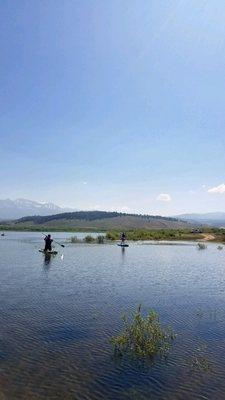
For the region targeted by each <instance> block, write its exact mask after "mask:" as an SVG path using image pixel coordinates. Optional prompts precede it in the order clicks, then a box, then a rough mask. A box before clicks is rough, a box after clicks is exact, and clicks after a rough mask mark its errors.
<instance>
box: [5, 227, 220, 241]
mask: <svg viewBox="0 0 225 400" xmlns="http://www.w3.org/2000/svg"><path fill="white" fill-rule="evenodd" d="M7 231H8V232H13V231H14V232H46V231H48V232H53V233H54V232H68V233H76V232H78V233H79V232H81V233H100V232H102V233H104V235H105V237H106V239H107V241H112V242H113V241H116V240H119V239H120V235H121V230H119V229H115V230H105V229H101V228H98V229H97V228H72V229H71V228H67V229H66V228H65V227H62V226H61V227H55V228H54V229H53V228H50V227H44V226H40V227H34V226H26V227H16V226H15V225H14V226H12V225H7V224H1V225H0V232H7ZM125 233H126V238H127V240H129V241H144V240H148V241H149V240H157V241H160V240H169V241H179V240H181V241H182V240H183V241H184V240H185V241H199V240H205V241H211V242H218V243H224V242H225V229H219V228H209V227H203V228H201V232H193V230H191V229H151V230H150V229H129V230H125Z"/></svg>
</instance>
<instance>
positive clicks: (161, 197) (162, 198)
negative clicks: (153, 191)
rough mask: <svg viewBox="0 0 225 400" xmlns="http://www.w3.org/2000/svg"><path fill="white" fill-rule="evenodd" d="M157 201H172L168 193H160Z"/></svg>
mask: <svg viewBox="0 0 225 400" xmlns="http://www.w3.org/2000/svg"><path fill="white" fill-rule="evenodd" d="M157 200H159V201H164V202H165V203H169V202H170V201H171V200H172V199H171V196H170V195H169V194H168V193H160V194H159V195H158V196H157Z"/></svg>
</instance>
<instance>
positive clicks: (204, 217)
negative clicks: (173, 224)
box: [175, 212, 225, 227]
mask: <svg viewBox="0 0 225 400" xmlns="http://www.w3.org/2000/svg"><path fill="white" fill-rule="evenodd" d="M175 218H178V219H182V220H184V221H187V222H191V223H200V224H207V225H211V226H216V227H225V212H211V213H204V214H181V215H177V216H175Z"/></svg>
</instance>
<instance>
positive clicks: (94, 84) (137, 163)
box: [0, 0, 225, 216]
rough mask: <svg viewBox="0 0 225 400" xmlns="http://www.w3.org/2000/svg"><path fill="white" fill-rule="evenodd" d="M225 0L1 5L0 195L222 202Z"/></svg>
mask: <svg viewBox="0 0 225 400" xmlns="http://www.w3.org/2000/svg"><path fill="white" fill-rule="evenodd" d="M224 19H225V3H224V2H222V1H221V0H217V1H216V2H211V1H209V0H199V1H198V2H196V1H194V0H168V1H167V2H164V1H163V0H150V1H146V0H145V1H144V0H139V1H137V0H131V1H130V0H124V1H121V0H114V1H112V2H107V3H103V2H102V1H100V0H87V1H86V0H85V1H81V0H78V1H76V2H70V1H64V2H59V1H53V0H49V1H48V2H41V1H34V0H30V1H29V2H28V1H26V0H21V1H20V2H14V3H12V2H11V1H9V0H6V1H4V2H2V4H1V14H0V22H1V31H2V34H1V39H0V49H1V56H2V60H1V61H2V62H1V65H0V72H1V74H0V83H1V97H0V101H1V119H0V124H1V125H0V126H1V134H0V156H1V157H0V167H1V168H0V179H1V194H0V197H1V198H12V199H16V198H27V199H31V200H34V201H44V202H53V203H56V204H58V205H60V206H64V207H72V208H77V209H83V210H88V209H99V210H118V211H125V212H131V213H132V212H138V213H146V214H159V215H167V216H168V215H176V214H182V213H193V212H195V213H199V212H202V213H204V212H217V211H223V210H224V200H225V174H224V170H225V157H224V145H225V135H224V126H225V114H224V104H225V90H224V82H225V80H224V65H225V52H224V44H225V24H224Z"/></svg>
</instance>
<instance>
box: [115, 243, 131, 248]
mask: <svg viewBox="0 0 225 400" xmlns="http://www.w3.org/2000/svg"><path fill="white" fill-rule="evenodd" d="M117 246H120V247H129V244H122V243H117Z"/></svg>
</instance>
